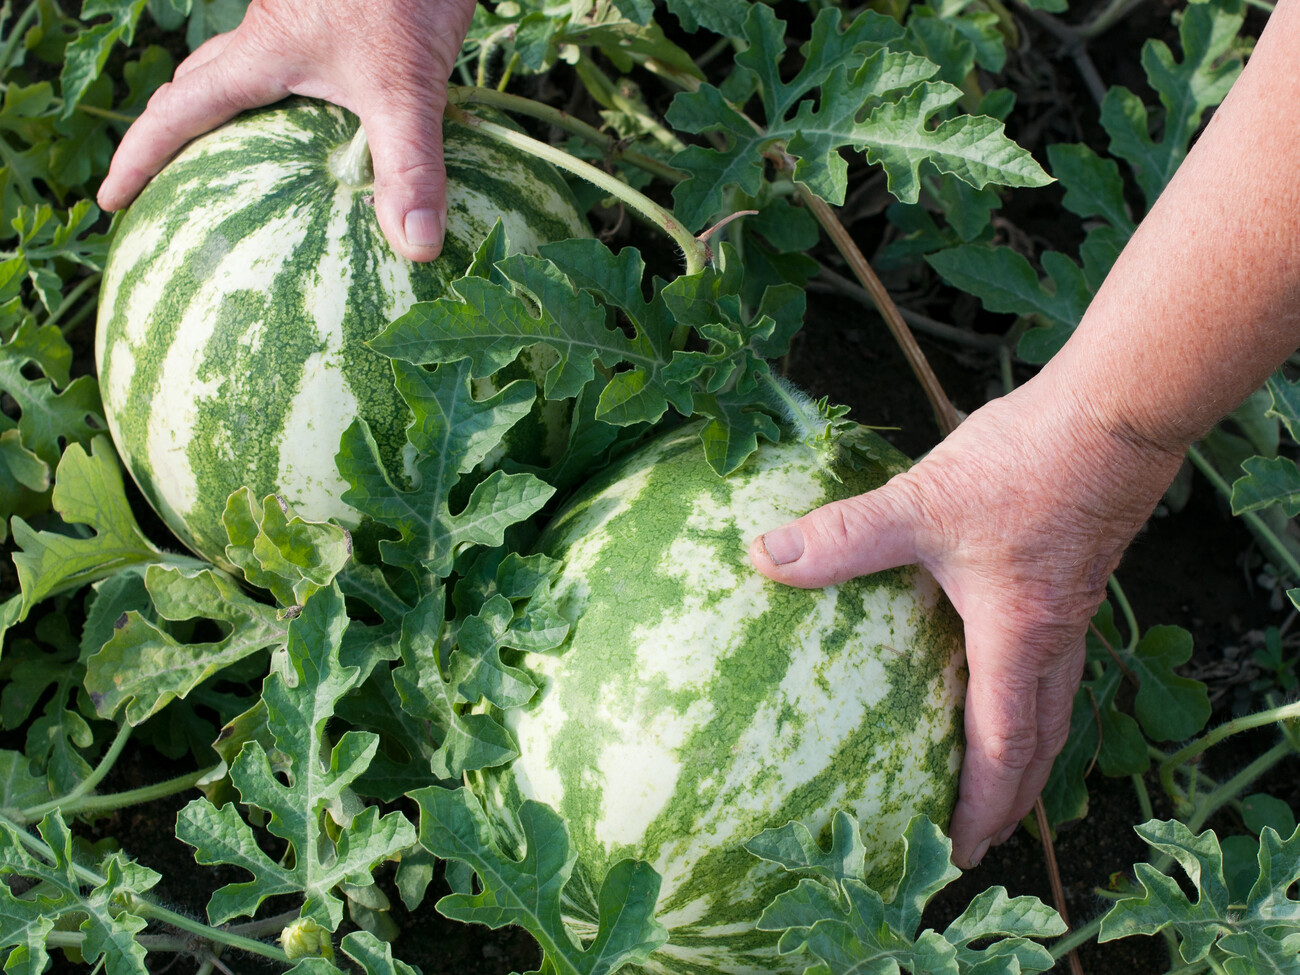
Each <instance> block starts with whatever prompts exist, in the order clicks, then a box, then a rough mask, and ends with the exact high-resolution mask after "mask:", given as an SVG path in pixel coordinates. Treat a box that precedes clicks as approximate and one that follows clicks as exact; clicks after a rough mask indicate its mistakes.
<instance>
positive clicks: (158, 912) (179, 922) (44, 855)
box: [0, 814, 290, 965]
mask: <svg viewBox="0 0 1300 975" xmlns="http://www.w3.org/2000/svg"><path fill="white" fill-rule="evenodd" d="M0 823H3V824H5V825H7V826H8V827H9V828H10V830H12V832H13V834H14V835H15V836H16V837H18V838H19V840H20V842H22V844H23V845H24V846H26V847H27V849H28V850H30V851H31V852H32V853H34V854H36V856H38V857H40V858H41V859H43V860H46V861H48V862H51V863H57V862H58V857H57V856H56V855H55V853H54V851H53V850H51V849H50V848H49V846H48V845H46V844H45V842H44V841H42V840H40V839H38V838H37V837H35V836H33V835H31V834H30V833H28V832H27V831H26V830H25V829H23V827H22V825H20V824H18V823H15V822H14V821H13V820H11V819H9V818H8V817H7V816H4V815H3V814H0ZM68 866H69V867H70V868H71V870H72V874H73V876H74V877H76V879H77V881H78V882H80V883H82V884H85V885H86V886H88V887H102V886H104V884H105V883H107V880H106V879H105V878H104V877H101V876H100V875H99V874H97V873H96V872H95V871H93V870H91V869H89V868H88V867H83V866H82V865H81V864H79V863H76V862H73V863H70V864H69V865H68ZM127 909H128V910H129V911H130V912H131V913H133V914H135V915H136V916H138V917H143V918H147V919H150V920H154V921H158V922H159V923H160V924H166V925H168V926H170V927H173V928H178V929H180V930H181V931H188V932H189V933H190V934H193V935H195V936H197V937H199V938H202V939H203V940H205V941H210V942H212V943H214V944H226V945H230V946H231V947H232V948H238V949H240V950H241V951H247V952H249V953H250V954H254V955H260V956H262V957H263V958H269V959H271V960H272V961H276V962H279V963H280V964H283V965H288V964H290V959H289V956H288V955H286V954H285V953H284V952H283V951H282V950H281V949H279V948H276V947H274V946H272V945H268V944H265V943H263V942H261V941H256V940H254V939H253V938H248V937H245V936H243V935H240V934H235V933H233V932H231V931H227V930H223V929H222V928H214V927H211V926H209V925H207V924H203V923H201V922H199V921H194V920H191V919H190V918H188V917H186V916H185V915H184V914H178V913H177V912H176V911H172V910H168V909H167V908H165V907H161V906H159V905H157V904H153V903H151V902H149V901H147V900H145V899H144V898H142V897H139V896H132V897H131V899H130V904H129V906H128V908H127Z"/></svg>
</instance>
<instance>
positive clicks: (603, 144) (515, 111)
mask: <svg viewBox="0 0 1300 975" xmlns="http://www.w3.org/2000/svg"><path fill="white" fill-rule="evenodd" d="M447 103H448V104H449V105H459V106H461V107H462V108H465V107H468V106H470V105H488V106H490V107H492V108H499V109H501V110H502V111H506V112H510V113H511V114H512V115H524V116H527V117H528V118H535V119H537V120H538V121H541V122H546V123H547V124H549V125H553V126H555V127H556V128H558V129H563V130H564V131H565V132H568V133H569V134H570V135H576V136H577V137H578V138H579V139H582V140H583V141H584V142H589V143H591V144H592V145H594V146H599V147H600V149H601V150H602V151H604V152H605V153H606V154H607V155H608V156H609V157H610V158H611V159H618V160H622V161H623V162H625V163H627V164H628V165H630V166H635V167H636V168H637V169H641V170H644V171H645V172H647V173H650V174H651V175H653V176H658V177H659V178H660V179H663V180H666V181H668V182H670V183H680V182H681V181H682V180H683V179H685V178H686V174H684V173H682V172H681V171H680V170H676V169H673V168H672V167H671V166H669V165H668V164H667V163H664V162H660V161H659V160H658V159H655V158H653V157H652V156H647V155H646V154H645V153H642V152H637V151H636V150H634V149H621V148H619V142H618V140H617V139H615V138H613V137H612V136H610V135H607V134H606V133H604V132H602V131H600V129H598V128H596V127H595V126H593V125H589V124H588V123H586V122H584V121H582V119H580V118H575V117H574V116H572V115H570V114H569V113H568V112H566V111H563V110H562V109H558V108H555V107H553V106H551V105H545V104H543V103H542V102H539V101H534V100H533V99H531V98H524V97H523V96H521V95H511V94H509V93H507V92H504V91H497V90H496V89H494V88H477V87H472V88H471V87H461V86H455V87H452V88H449V89H448V90H447Z"/></svg>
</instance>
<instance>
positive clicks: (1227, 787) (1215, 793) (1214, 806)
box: [1187, 741, 1294, 833]
mask: <svg viewBox="0 0 1300 975" xmlns="http://www.w3.org/2000/svg"><path fill="white" fill-rule="evenodd" d="M1293 752H1294V749H1293V748H1292V747H1291V743H1290V742H1289V741H1279V742H1278V743H1277V744H1275V745H1274V746H1273V747H1272V748H1270V749H1269V750H1268V751H1266V752H1265V753H1264V754H1263V755H1260V756H1259V757H1258V758H1256V759H1255V760H1254V761H1253V762H1251V763H1250V764H1249V765H1247V766H1246V767H1245V768H1244V769H1242V770H1241V771H1240V772H1238V773H1237V774H1236V775H1234V776H1233V777H1232V778H1230V779H1228V781H1227V782H1224V783H1223V785H1221V786H1219V787H1218V788H1216V789H1212V790H1211V791H1209V792H1207V793H1205V794H1204V795H1203V796H1202V798H1201V799H1200V800H1199V801H1198V802H1197V803H1196V812H1195V813H1194V814H1193V815H1192V817H1191V818H1190V819H1188V820H1187V828H1188V829H1190V830H1191V831H1192V832H1193V833H1195V832H1196V831H1197V830H1199V829H1200V828H1201V827H1202V826H1204V825H1205V823H1206V821H1207V820H1208V819H1209V818H1210V817H1211V816H1213V815H1214V814H1215V813H1216V812H1218V811H1219V808H1220V807H1221V806H1223V805H1225V804H1227V803H1228V802H1230V801H1232V799H1233V798H1234V797H1235V796H1237V795H1239V794H1240V793H1241V792H1242V791H1244V790H1245V788H1246V787H1247V786H1248V785H1250V784H1251V783H1252V782H1254V781H1255V780H1256V779H1258V778H1259V777H1260V776H1261V775H1263V774H1264V773H1265V772H1267V771H1268V770H1269V769H1271V768H1272V767H1273V766H1274V765H1276V764H1277V763H1278V762H1280V761H1282V760H1283V759H1284V758H1286V757H1287V756H1289V755H1291V754H1293Z"/></svg>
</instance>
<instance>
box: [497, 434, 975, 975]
mask: <svg viewBox="0 0 1300 975" xmlns="http://www.w3.org/2000/svg"><path fill="white" fill-rule="evenodd" d="M906 466H907V460H906V458H904V457H903V456H902V455H901V454H899V453H898V452H897V451H895V450H893V448H891V447H889V446H888V444H886V443H885V442H884V441H883V440H881V439H880V438H879V437H878V436H876V435H875V434H873V433H871V432H870V431H868V430H866V429H865V428H861V427H854V428H851V429H850V430H849V432H847V433H845V434H844V435H843V436H842V437H841V438H840V440H839V441H838V443H837V444H836V445H835V446H833V447H829V446H825V447H818V448H814V447H812V446H809V445H808V444H806V443H804V442H803V441H801V440H798V439H793V440H791V441H788V442H782V443H781V444H778V445H766V444H765V445H763V446H761V447H760V448H759V451H758V452H757V453H756V454H755V455H754V456H753V457H751V458H750V460H749V461H748V462H747V463H746V465H745V466H743V467H742V468H741V469H740V470H739V471H737V472H736V473H735V474H733V475H731V476H730V477H728V478H726V479H722V478H719V477H717V476H716V475H715V474H714V472H713V471H712V469H711V468H710V467H709V465H708V463H707V462H706V460H705V457H704V452H703V450H702V449H701V446H700V442H699V432H698V429H697V428H695V427H694V426H687V427H685V428H682V429H681V430H680V431H679V432H675V433H672V434H670V435H667V436H665V437H663V438H662V439H659V440H657V441H655V442H652V443H651V444H650V445H649V446H647V447H645V448H643V449H641V450H640V451H638V452H636V453H634V454H633V455H632V456H631V457H630V458H628V459H626V460H624V461H622V462H620V463H619V464H617V465H616V466H615V467H614V468H613V469H611V470H610V471H609V472H607V473H605V474H603V475H601V476H599V477H598V478H597V479H595V480H593V481H592V482H590V483H589V484H588V485H587V486H586V487H584V488H583V489H582V491H581V492H580V493H579V494H578V495H577V496H576V497H575V498H574V500H573V501H572V502H570V503H569V504H567V505H566V506H565V507H564V508H563V509H562V511H561V512H560V513H559V514H558V515H557V516H556V517H555V519H554V520H553V521H552V523H551V524H550V525H549V526H548V527H547V528H546V530H545V532H544V533H543V535H542V537H541V540H540V542H539V547H540V549H541V551H544V552H545V553H547V554H548V555H550V556H553V557H555V558H558V559H561V560H563V566H562V568H561V570H560V574H559V576H558V579H557V581H556V583H555V588H554V596H555V598H556V599H557V600H558V606H559V608H560V611H561V612H562V613H563V614H564V615H565V617H566V618H567V619H568V620H570V621H571V624H572V630H571V632H570V635H569V637H568V640H567V642H566V644H565V645H564V647H563V648H561V651H560V652H559V653H557V654H556V655H553V656H541V655H531V656H529V658H528V660H527V662H526V663H527V666H528V667H529V668H530V669H531V673H532V675H533V677H534V678H535V679H536V681H537V683H538V685H539V688H540V689H539V691H538V694H537V695H536V697H535V698H534V700H533V701H532V702H531V703H530V704H529V705H528V706H526V707H524V708H520V709H515V710H510V711H507V712H505V713H504V714H503V715H502V720H503V721H505V723H506V725H507V727H508V728H509V729H510V730H511V732H512V733H513V735H514V736H515V738H516V740H517V742H518V748H519V756H518V758H517V759H515V761H514V762H513V763H512V764H510V765H508V766H505V767H503V768H500V769H489V770H484V771H482V772H479V773H476V774H475V775H474V776H473V777H472V779H473V782H472V784H473V785H474V786H475V788H476V790H477V791H478V792H479V794H480V795H481V797H482V798H483V800H484V804H485V806H486V807H487V808H489V809H491V810H493V811H494V815H496V816H497V818H498V819H499V821H500V823H501V825H502V826H503V827H504V832H505V835H506V836H507V837H509V838H512V839H513V841H514V842H515V843H520V842H522V833H521V832H520V830H519V825H518V822H517V821H516V820H515V818H514V813H513V811H514V810H517V809H518V808H519V806H520V804H521V803H522V802H523V800H525V799H535V800H540V801H542V802H545V803H547V804H548V805H550V806H551V807H553V808H554V809H555V810H557V811H558V812H559V813H560V815H561V816H562V817H563V818H564V820H565V822H566V823H567V826H568V829H569V832H570V835H571V838H572V842H573V846H574V850H575V852H576V855H577V862H576V866H575V871H574V877H573V880H571V881H570V883H569V885H568V887H567V888H566V892H565V894H566V898H567V911H568V917H569V920H570V921H571V922H572V923H573V924H574V926H575V929H576V930H577V931H578V932H579V933H580V934H581V935H583V936H587V937H590V936H592V935H593V934H594V933H595V925H596V920H597V914H596V896H597V892H598V890H599V885H600V881H601V879H602V877H603V876H604V874H605V872H606V871H607V870H608V869H609V868H610V867H611V866H612V865H613V864H614V863H616V862H617V861H618V860H620V859H622V858H624V857H636V858H640V859H645V860H648V861H649V862H650V863H651V864H652V865H653V866H654V867H655V869H656V870H658V871H659V873H660V874H661V876H662V878H663V886H662V890H661V893H660V897H659V902H658V918H659V920H660V921H661V922H662V923H664V925H665V926H666V927H667V928H668V930H669V932H670V940H669V943H668V944H667V945H666V946H665V947H663V948H661V949H660V950H659V951H657V952H656V953H655V954H654V955H653V956H652V958H651V962H650V964H649V965H648V967H647V970H649V971H654V972H673V973H687V972H689V973H700V975H703V973H706V972H707V973H717V972H752V973H770V972H776V971H784V970H786V969H787V967H789V968H790V970H794V971H802V966H801V965H788V964H787V962H786V960H784V959H781V958H779V957H778V956H777V953H776V945H775V936H774V935H772V934H771V933H767V932H760V931H758V930H756V929H755V926H754V924H755V921H756V920H757V918H758V917H759V915H760V914H761V912H762V910H763V908H764V907H765V906H766V905H767V904H768V903H769V902H770V901H771V898H772V897H773V896H774V895H775V894H776V893H777V892H779V891H780V890H782V889H784V888H785V887H787V886H791V885H792V884H793V883H794V880H793V878H792V875H791V874H788V873H784V872H781V871H780V870H779V868H776V867H774V866H773V865H772V864H769V863H766V862H764V861H761V860H759V859H758V858H757V857H755V856H753V855H751V854H749V853H748V852H747V851H745V850H744V849H743V844H744V843H745V842H746V841H748V840H749V839H751V838H752V837H754V836H755V835H756V834H758V833H759V832H761V831H762V830H764V829H766V828H769V827H778V826H781V825H784V824H785V823H787V822H789V821H791V820H798V821H801V822H803V823H804V824H805V825H806V826H808V827H809V829H811V830H812V831H813V835H814V836H822V837H823V840H824V841H825V840H828V839H829V835H828V830H829V824H830V821H831V818H832V815H833V814H834V812H835V811H836V810H838V809H844V810H846V811H849V812H850V813H852V814H854V815H855V816H857V817H859V818H860V819H861V821H862V838H863V841H864V843H865V844H866V847H867V850H868V851H869V854H868V855H869V860H868V864H869V873H870V876H872V877H873V878H874V879H875V880H877V881H885V880H887V879H888V878H889V877H890V876H891V872H892V871H894V870H895V869H897V867H898V866H899V864H900V863H901V860H900V859H898V857H899V854H900V851H899V848H898V837H899V836H900V835H901V834H902V832H903V829H904V827H905V826H906V824H907V822H908V820H909V819H910V818H911V817H912V816H913V815H915V814H917V813H924V814H926V815H928V816H929V817H930V818H931V819H932V820H934V821H936V822H937V823H939V824H941V825H946V823H947V821H948V819H949V817H950V815H951V811H952V807H953V804H954V802H955V800H956V791H957V777H958V771H959V769H960V765H961V757H962V737H961V726H962V718H961V710H962V709H961V704H962V700H963V697H964V692H965V656H964V650H963V644H962V635H961V634H962V629H961V621H960V619H959V618H958V616H957V614H956V612H955V611H954V610H953V609H952V607H951V605H950V604H949V603H948V602H947V600H946V598H945V597H944V595H943V593H942V591H941V590H940V589H939V587H938V584H937V583H936V582H935V581H934V579H933V577H932V576H930V575H929V574H928V573H926V572H925V571H924V570H921V569H919V568H915V567H908V568H900V569H895V570H891V571H888V572H882V573H879V574H877V575H874V576H870V577H867V578H863V579H857V580H852V581H850V582H847V583H844V584H843V585H839V586H830V587H827V588H825V589H822V590H801V589H792V588H787V587H785V586H781V585H778V584H776V583H774V582H771V581H770V580H768V579H766V578H764V577H763V576H761V575H759V574H758V573H757V572H756V571H754V569H753V568H752V567H751V566H750V564H749V561H748V557H747V554H746V549H747V545H748V543H749V541H750V540H751V539H752V538H754V537H755V536H757V535H758V534H759V533H761V532H762V531H764V530H766V529H770V528H773V527H775V526H778V525H781V524H783V523H784V522H786V521H788V520H789V519H791V518H793V517H796V516H798V515H800V514H803V513H805V512H806V511H808V510H809V509H811V508H813V507H815V506H817V505H821V504H823V503H825V502H828V501H831V500H834V499H838V498H844V497H848V496H851V495H853V494H857V493H860V492H863V491H867V490H870V489H872V488H875V487H878V486H879V485H880V484H882V483H884V481H885V480H886V479H887V478H888V477H890V476H891V475H893V474H894V473H896V472H898V471H900V470H902V469H904V468H905V467H906Z"/></svg>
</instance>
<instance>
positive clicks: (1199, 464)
mask: <svg viewBox="0 0 1300 975" xmlns="http://www.w3.org/2000/svg"><path fill="white" fill-rule="evenodd" d="M1187 459H1188V460H1190V461H1191V462H1192V464H1193V465H1194V466H1195V467H1196V469H1197V470H1198V471H1200V472H1201V473H1202V474H1204V475H1205V479H1206V480H1207V481H1209V482H1210V483H1211V484H1213V485H1214V487H1215V490H1217V491H1218V492H1219V494H1221V495H1222V496H1223V497H1224V498H1225V499H1226V500H1227V501H1228V502H1229V503H1231V501H1232V485H1231V484H1229V483H1228V481H1227V479H1226V478H1224V476H1223V475H1222V474H1220V473H1219V472H1218V471H1217V470H1215V469H1214V465H1213V464H1211V463H1210V461H1209V458H1207V457H1206V456H1205V455H1204V454H1203V453H1201V451H1200V450H1198V449H1197V448H1196V447H1195V446H1193V447H1190V448H1188V451H1187ZM1237 517H1238V518H1240V519H1241V520H1242V521H1244V522H1245V523H1246V526H1247V527H1248V528H1250V530H1251V533H1252V534H1254V536H1255V537H1256V538H1258V539H1259V540H1260V541H1261V542H1263V543H1264V544H1265V545H1267V546H1268V547H1269V548H1270V549H1272V551H1273V554H1274V555H1275V556H1276V557H1277V558H1278V559H1279V560H1280V561H1281V562H1282V563H1283V564H1284V565H1285V567H1286V569H1287V571H1288V572H1290V573H1291V575H1292V576H1293V577H1294V578H1296V579H1300V561H1297V560H1296V557H1295V556H1294V555H1293V554H1292V553H1291V551H1290V550H1289V549H1288V548H1287V547H1286V545H1285V544H1284V543H1283V542H1282V540H1281V539H1280V538H1278V537H1277V534H1276V533H1275V532H1274V531H1273V529H1272V528H1270V527H1269V526H1268V523H1267V522H1265V521H1264V519H1263V518H1261V517H1260V516H1259V515H1257V514H1256V513H1255V512H1253V511H1243V512H1242V513H1241V514H1240V515H1238V516H1237Z"/></svg>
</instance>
